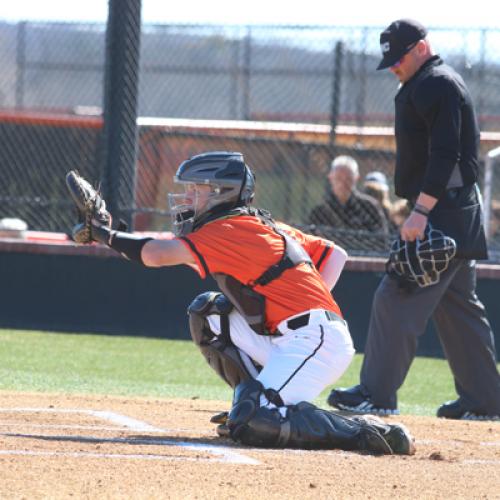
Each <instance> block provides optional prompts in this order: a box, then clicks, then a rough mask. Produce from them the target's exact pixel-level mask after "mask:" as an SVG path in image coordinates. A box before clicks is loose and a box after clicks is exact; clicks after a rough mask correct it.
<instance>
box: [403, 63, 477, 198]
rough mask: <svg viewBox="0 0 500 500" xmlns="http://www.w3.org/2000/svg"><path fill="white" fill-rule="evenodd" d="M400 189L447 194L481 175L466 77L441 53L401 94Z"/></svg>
mask: <svg viewBox="0 0 500 500" xmlns="http://www.w3.org/2000/svg"><path fill="white" fill-rule="evenodd" d="M395 108H396V117H395V134H396V145H397V154H396V171H395V176H394V184H395V192H396V194H397V195H398V196H400V197H402V198H406V199H409V200H412V199H413V200H414V199H415V198H416V197H417V196H418V195H419V194H420V192H424V193H426V194H429V195H431V196H433V197H435V198H438V199H439V198H441V196H442V195H443V193H444V192H445V191H446V189H447V188H453V187H458V186H467V185H471V184H473V183H474V182H476V180H477V177H478V149H479V128H478V126H477V121H476V117H475V113H474V108H473V105H472V100H471V97H470V94H469V91H468V89H467V87H466V86H465V83H464V81H463V79H462V77H461V76H460V75H459V74H458V73H457V72H456V71H455V70H454V69H453V68H451V67H450V66H448V65H446V64H444V62H443V61H442V59H441V58H440V57H439V56H433V57H431V58H430V59H429V60H427V61H426V62H425V63H424V64H423V65H422V67H421V68H420V69H419V70H418V71H417V72H416V73H415V75H413V77H412V78H410V80H408V81H407V82H406V83H404V84H403V85H402V86H401V88H400V89H399V92H398V93H397V94H396V97H395Z"/></svg>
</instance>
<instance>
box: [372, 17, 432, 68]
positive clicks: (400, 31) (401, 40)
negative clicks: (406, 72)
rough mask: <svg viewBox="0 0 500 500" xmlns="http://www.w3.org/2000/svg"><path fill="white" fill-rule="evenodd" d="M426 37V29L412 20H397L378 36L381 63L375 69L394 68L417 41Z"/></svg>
mask: <svg viewBox="0 0 500 500" xmlns="http://www.w3.org/2000/svg"><path fill="white" fill-rule="evenodd" d="M426 36H427V30H426V28H425V27H424V26H423V25H422V24H420V23H419V22H418V21H414V20H413V19H398V20H397V21H394V22H393V23H391V24H390V25H389V26H388V27H387V28H386V29H385V30H384V31H382V33H381V34H380V49H381V50H382V55H383V58H382V61H380V64H379V65H378V66H377V69H385V68H390V67H391V66H394V65H395V64H396V63H397V62H398V61H399V60H400V59H401V58H402V57H403V56H404V55H405V54H406V53H407V52H409V51H410V50H411V49H412V48H413V47H414V46H415V44H416V43H417V42H418V41H419V40H423V39H424V38H425V37H426Z"/></svg>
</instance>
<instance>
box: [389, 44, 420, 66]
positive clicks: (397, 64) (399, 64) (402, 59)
mask: <svg viewBox="0 0 500 500" xmlns="http://www.w3.org/2000/svg"><path fill="white" fill-rule="evenodd" d="M417 43H418V41H417V42H413V43H411V44H410V45H408V47H406V52H405V53H404V54H403V56H402V57H401V58H400V59H399V61H397V62H395V63H394V64H393V65H392V66H391V68H398V67H399V66H401V64H403V61H404V58H405V57H406V54H408V52H410V50H411V49H413V47H415V46H416V45H417Z"/></svg>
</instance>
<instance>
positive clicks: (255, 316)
mask: <svg viewBox="0 0 500 500" xmlns="http://www.w3.org/2000/svg"><path fill="white" fill-rule="evenodd" d="M228 215H229V216H234V215H252V216H254V217H258V218H259V219H260V221H261V222H262V223H263V224H265V225H266V226H269V227H271V228H272V230H273V231H274V232H275V233H277V234H278V235H279V236H280V237H281V238H282V240H283V255H282V256H281V259H280V260H279V261H278V262H277V263H276V264H273V265H272V266H271V267H269V268H268V269H266V270H265V271H264V272H263V273H262V274H261V275H260V276H258V277H256V278H255V279H254V280H253V281H252V282H250V283H249V284H248V285H245V284H243V283H241V282H240V281H238V280H237V279H235V278H233V277H232V276H229V275H228V274H222V273H214V274H212V276H213V278H214V279H215V281H216V282H217V285H218V286H219V288H220V290H221V292H222V293H223V294H224V295H225V296H226V297H227V298H228V299H229V300H230V301H231V303H232V304H233V305H234V307H236V309H237V310H238V312H239V313H240V314H241V315H242V316H243V317H244V318H245V320H246V321H247V323H248V324H249V325H250V327H251V328H252V330H254V332H255V333H258V334H259V335H271V334H272V332H269V331H268V330H267V329H266V326H265V323H266V315H265V308H266V298H265V296H264V295H262V294H260V293H258V292H256V291H255V290H254V287H255V285H260V286H266V285H268V284H269V283H271V281H274V280H275V279H277V278H279V277H280V276H281V275H282V274H283V273H284V272H285V271H286V270H287V269H291V268H293V267H296V266H298V265H299V264H302V263H307V264H309V265H310V266H312V265H313V264H312V261H311V258H310V257H309V255H308V253H307V252H306V251H305V250H304V248H303V247H302V245H301V244H300V243H299V242H298V241H297V240H295V239H294V238H292V237H291V236H290V235H289V234H288V233H286V232H285V231H282V230H281V229H279V228H278V227H277V225H276V223H275V222H274V220H273V219H272V218H271V215H270V214H269V213H268V212H266V211H264V210H260V209H254V208H250V207H244V208H238V209H235V210H233V211H231V212H230V213H229V214H228Z"/></svg>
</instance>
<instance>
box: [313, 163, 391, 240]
mask: <svg viewBox="0 0 500 500" xmlns="http://www.w3.org/2000/svg"><path fill="white" fill-rule="evenodd" d="M358 180H359V167H358V163H357V162H356V160H355V159H354V158H352V157H350V156H337V157H336V158H335V159H334V160H333V161H332V164H331V168H330V172H329V173H328V181H329V183H330V191H329V193H328V194H327V196H326V199H325V200H324V201H323V203H321V204H320V205H317V206H316V207H315V208H314V209H313V210H312V212H311V214H310V215H309V223H310V224H315V225H316V226H330V227H333V228H335V229H349V230H356V231H359V230H364V231H368V232H372V233H382V234H384V235H386V234H387V220H386V217H385V216H384V213H383V211H382V208H381V207H380V205H379V204H378V203H377V201H376V200H375V199H373V198H372V197H371V196H368V195H367V194H364V193H362V192H360V191H359V190H358V189H357V188H356V184H357V182H358Z"/></svg>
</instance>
